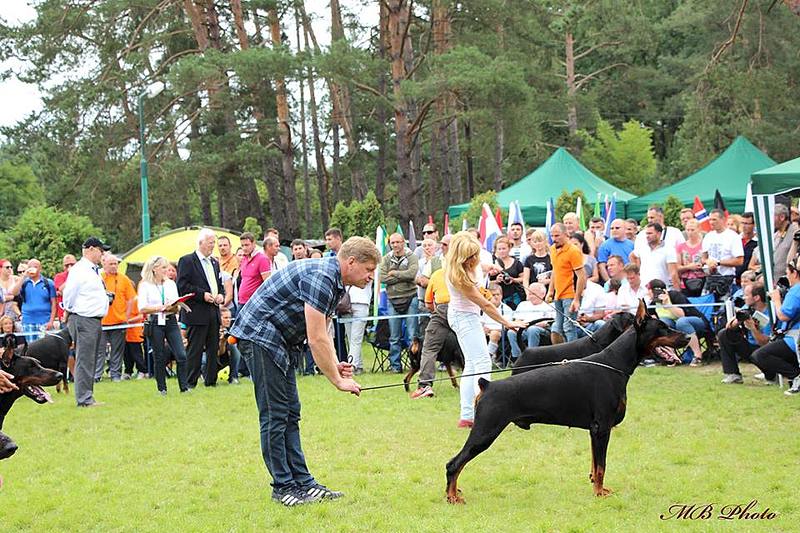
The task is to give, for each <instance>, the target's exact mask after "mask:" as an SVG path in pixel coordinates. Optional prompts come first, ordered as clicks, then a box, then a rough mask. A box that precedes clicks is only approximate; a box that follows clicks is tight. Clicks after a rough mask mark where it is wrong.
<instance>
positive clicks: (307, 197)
mask: <svg viewBox="0 0 800 533" xmlns="http://www.w3.org/2000/svg"><path fill="white" fill-rule="evenodd" d="M237 1H238V0H237ZM295 33H296V40H297V51H298V53H299V52H300V51H301V48H300V14H299V13H298V12H297V9H296V8H295ZM298 81H299V82H300V83H299V85H300V149H301V150H302V152H303V193H304V194H303V215H304V217H305V221H306V225H305V227H304V228H303V233H304V234H305V235H307V236H311V234H312V232H311V227H310V226H311V177H310V176H309V173H308V136H307V134H306V96H305V89H306V85H305V81H304V80H303V78H302V77H301V78H300V79H299V80H298Z"/></svg>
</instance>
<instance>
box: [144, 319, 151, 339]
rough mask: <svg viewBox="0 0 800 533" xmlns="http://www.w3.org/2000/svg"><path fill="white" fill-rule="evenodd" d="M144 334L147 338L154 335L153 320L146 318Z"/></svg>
mask: <svg viewBox="0 0 800 533" xmlns="http://www.w3.org/2000/svg"><path fill="white" fill-rule="evenodd" d="M142 334H143V335H144V336H145V338H148V339H149V338H150V337H151V336H152V335H153V322H152V321H150V320H145V321H144V322H143V323H142Z"/></svg>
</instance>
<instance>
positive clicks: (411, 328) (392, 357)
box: [388, 296, 419, 372]
mask: <svg viewBox="0 0 800 533" xmlns="http://www.w3.org/2000/svg"><path fill="white" fill-rule="evenodd" d="M417 303H418V300H417V297H416V296H414V297H413V298H412V299H411V303H410V304H408V311H406V312H405V313H397V312H396V311H395V310H394V307H392V301H391V300H389V302H388V304H389V316H394V315H398V314H403V315H416V314H417ZM404 320H405V322H406V335H405V336H406V338H408V339H409V341H410V340H411V339H413V338H414V337H416V336H417V329H418V326H419V318H418V317H413V318H390V319H389V363H390V364H391V365H392V370H396V371H398V372H399V371H401V370H403V364H402V361H400V352H401V351H402V349H403V321H404Z"/></svg>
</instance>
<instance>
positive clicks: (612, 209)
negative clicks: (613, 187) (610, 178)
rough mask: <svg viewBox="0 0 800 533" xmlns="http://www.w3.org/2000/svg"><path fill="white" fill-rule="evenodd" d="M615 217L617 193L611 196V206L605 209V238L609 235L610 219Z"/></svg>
mask: <svg viewBox="0 0 800 533" xmlns="http://www.w3.org/2000/svg"><path fill="white" fill-rule="evenodd" d="M615 218H617V193H614V195H613V196H611V207H609V208H608V210H607V211H606V218H605V223H606V239H608V238H609V237H610V236H611V221H613V220H614V219H615Z"/></svg>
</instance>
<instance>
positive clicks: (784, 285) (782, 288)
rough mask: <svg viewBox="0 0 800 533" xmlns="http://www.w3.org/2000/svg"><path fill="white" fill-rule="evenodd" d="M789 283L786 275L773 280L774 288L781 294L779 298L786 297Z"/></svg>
mask: <svg viewBox="0 0 800 533" xmlns="http://www.w3.org/2000/svg"><path fill="white" fill-rule="evenodd" d="M790 287H791V285H790V284H789V279H788V278H787V277H786V276H781V277H779V278H778V281H776V282H775V288H776V289H778V292H779V293H780V295H781V300H783V299H784V298H786V293H787V292H789V288H790Z"/></svg>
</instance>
